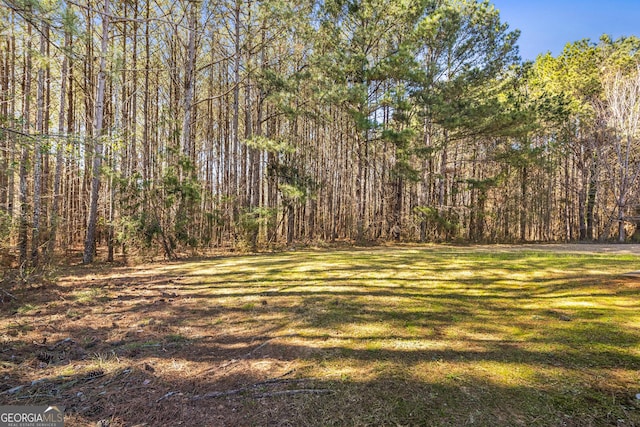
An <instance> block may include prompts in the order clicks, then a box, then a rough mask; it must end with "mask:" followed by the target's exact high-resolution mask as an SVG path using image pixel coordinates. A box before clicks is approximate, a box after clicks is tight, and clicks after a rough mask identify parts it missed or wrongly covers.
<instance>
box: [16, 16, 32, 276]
mask: <svg viewBox="0 0 640 427" xmlns="http://www.w3.org/2000/svg"><path fill="white" fill-rule="evenodd" d="M26 46H27V48H26V53H25V55H26V58H25V64H24V76H23V91H22V92H23V99H24V101H23V103H22V105H23V109H22V110H23V111H22V116H23V120H24V122H23V126H22V130H23V132H24V133H25V134H26V135H28V134H29V122H30V120H31V109H30V106H31V99H30V98H31V53H30V51H31V25H30V24H27V42H26ZM28 163H29V144H23V146H22V155H21V157H20V230H19V236H18V248H19V251H20V265H25V263H26V262H27V261H28V258H27V256H28V240H29V220H28V218H29V209H28V199H27V164H28Z"/></svg>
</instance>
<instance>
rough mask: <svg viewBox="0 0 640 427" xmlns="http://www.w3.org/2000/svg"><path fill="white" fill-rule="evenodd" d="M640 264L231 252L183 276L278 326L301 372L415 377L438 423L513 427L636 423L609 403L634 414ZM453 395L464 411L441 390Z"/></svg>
mask: <svg viewBox="0 0 640 427" xmlns="http://www.w3.org/2000/svg"><path fill="white" fill-rule="evenodd" d="M639 260H640V259H639V258H638V257H637V256H634V255H610V254H567V253H552V252H545V251H515V252H508V251H505V252H500V253H491V252H488V251H484V250H483V251H478V250H474V249H465V248H461V249H457V248H446V249H441V248H439V249H433V248H427V249H393V250H389V249H374V250H355V251H335V252H315V251H308V252H298V253H292V254H285V255H277V254H276V255H258V256H247V257H236V258H229V259H222V260H216V261H212V262H206V263H196V264H188V265H185V266H183V268H184V269H181V270H180V271H181V273H182V274H184V279H183V282H182V283H183V285H184V286H185V289H188V290H189V291H190V292H191V293H192V294H193V295H197V296H198V297H199V298H202V299H203V300H205V301H210V302H211V303H215V304H220V305H222V306H223V307H225V308H226V309H227V311H229V312H245V313H247V315H250V316H251V317H252V319H253V320H257V321H258V323H261V324H262V325H263V326H264V327H267V326H268V325H275V326H276V327H277V329H278V331H279V332H275V333H272V337H273V338H272V339H275V340H277V342H278V343H279V344H280V345H281V346H283V347H286V348H289V350H290V351H293V349H295V348H298V349H307V350H305V351H304V352H302V350H299V351H300V352H302V353H301V354H302V355H303V357H300V363H302V364H305V363H306V368H305V374H306V375H311V376H313V377H315V378H318V379H320V380H329V379H332V380H336V381H339V382H340V383H342V384H349V383H354V384H355V383H366V382H369V383H372V384H376V383H377V382H380V384H378V385H377V386H374V389H375V388H376V387H378V388H379V392H380V393H381V394H385V393H387V392H388V391H385V390H384V386H383V384H385V382H388V381H390V382H395V381H398V380H400V381H402V380H406V381H408V382H411V383H412V387H419V388H423V389H424V390H426V389H429V390H430V391H429V393H432V395H433V396H432V400H435V401H437V402H439V404H445V407H446V408H448V409H442V408H440V409H439V410H435V409H433V411H431V416H443V417H446V418H447V419H455V420H458V421H460V422H462V421H464V422H469V418H468V417H469V416H470V414H471V415H472V417H471V418H473V419H474V420H475V421H476V422H477V421H478V420H479V419H484V420H488V419H490V418H491V411H493V410H494V409H495V408H497V407H499V406H500V405H505V404H506V405H507V406H509V405H510V404H514V405H515V406H513V407H508V408H507V410H506V414H502V415H500V416H504V417H505V419H509V420H511V422H513V424H516V425H517V424H528V422H527V420H529V421H530V422H532V423H533V424H538V425H544V424H545V423H548V422H551V423H552V424H553V423H556V422H560V421H559V420H562V419H563V417H565V418H566V417H568V418H567V419H574V420H576V419H577V420H580V419H581V420H583V422H585V423H595V424H596V425H599V424H602V423H606V422H605V420H608V419H609V418H611V417H614V418H615V417H618V418H617V419H623V420H624V419H629V420H631V419H633V420H636V421H637V419H636V418H633V417H631V416H630V415H629V414H628V412H625V409H624V405H622V406H620V405H619V406H617V407H611V408H606V407H605V406H608V405H610V403H611V395H612V393H613V395H616V396H617V398H618V399H623V400H624V401H625V402H627V403H625V404H626V405H628V404H630V403H632V402H634V400H633V399H634V398H633V396H635V393H636V392H638V391H640V384H638V383H637V382H636V381H637V379H638V374H637V371H638V369H640V359H639V357H638V356H639V351H638V348H639V345H640V332H639V331H638V330H637V329H636V327H637V325H638V324H640V310H638V309H639V308H640V304H639V302H640V299H638V296H639V295H638V294H639V292H638V290H637V287H635V286H628V285H629V283H630V282H629V280H627V279H622V278H621V276H620V275H621V274H622V273H624V272H626V271H631V270H635V269H637V268H638V261H639ZM245 320H246V319H245ZM230 326H231V327H233V325H230ZM236 326H237V325H236ZM305 360H306V361H307V362H305ZM613 369H615V371H616V375H615V377H612V378H610V379H609V380H610V381H609V382H606V381H603V380H601V378H602V376H603V375H605V376H606V375H607V372H608V370H613ZM347 387H348V386H347ZM450 389H452V390H455V393H457V394H458V396H459V397H462V398H463V399H462V400H463V401H464V402H466V403H464V405H463V404H462V403H457V404H456V403H455V399H453V398H450V397H448V396H446V395H445V394H443V393H442V390H450ZM353 392H354V391H353V390H351V391H349V392H348V393H353ZM465 396H466V397H465ZM505 399H506V400H505ZM508 399H512V401H509V400H508ZM427 400H429V399H427ZM427 404H428V403H427ZM486 405H489V406H490V408H489V415H487V414H486V412H487V408H486ZM491 405H493V406H491ZM594 405H595V406H594ZM598 405H600V406H598ZM455 408H457V409H455ZM395 410H396V409H390V408H387V409H385V410H383V411H382V412H383V413H385V411H387V412H386V415H387V416H389V415H390V414H389V413H388V411H391V412H392V413H393V411H395ZM456 410H457V411H459V412H460V413H459V414H456V413H455V411H456ZM474 411H475V412H474ZM581 411H583V415H581V416H580V415H579V414H580V413H581ZM427 412H429V411H427ZM427 412H425V414H424V416H427ZM438 414H439V415H438ZM474 414H475V415H474ZM483 414H484V415H483ZM536 414H537V415H536ZM493 415H496V414H495V413H494V414H493ZM580 417H582V418H580ZM625 417H631V418H625ZM385 419H386V420H387V421H389V420H391V418H380V421H381V422H383V423H384V420H385ZM436 419H437V418H433V419H431V418H425V419H424V420H427V421H425V422H426V423H428V424H433V425H438V423H437V422H435V421H434V420H436ZM463 419H464V420H463ZM611 419H613V418H611ZM424 420H423V421H424ZM352 421H353V419H352ZM360 421H361V419H360ZM511 422H505V423H503V424H505V425H512V424H511ZM579 422H580V421H579ZM451 424H452V425H453V424H455V423H454V422H452V423H451ZM498 424H500V422H498Z"/></svg>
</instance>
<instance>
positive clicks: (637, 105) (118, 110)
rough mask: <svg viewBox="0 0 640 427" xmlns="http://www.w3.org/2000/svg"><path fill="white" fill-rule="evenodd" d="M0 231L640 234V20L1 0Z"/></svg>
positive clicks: (267, 2)
mask: <svg viewBox="0 0 640 427" xmlns="http://www.w3.org/2000/svg"><path fill="white" fill-rule="evenodd" d="M2 4H3V7H1V8H0V252H1V253H2V258H3V262H4V263H5V264H7V263H8V264H12V263H13V264H14V265H15V264H18V263H19V265H26V264H32V265H37V264H38V263H40V262H42V261H43V260H48V259H50V258H51V257H52V255H53V254H54V253H59V254H63V255H65V256H66V257H69V258H73V259H77V260H78V261H79V260H80V257H82V259H83V262H84V263H91V262H92V261H93V260H94V258H96V257H98V258H100V259H105V260H113V259H114V257H115V256H116V255H117V256H120V255H125V256H126V255H127V254H136V253H155V254H158V255H162V256H164V257H166V258H175V257H178V256H180V255H181V254H185V253H187V254H190V253H198V252H200V251H203V252H204V251H207V250H209V249H214V248H232V249H234V250H235V249H243V250H253V251H255V250H258V249H260V248H266V247H271V246H276V247H277V246H280V247H284V246H285V245H286V246H290V245H293V244H296V243H300V244H306V243H315V242H343V241H344V242H356V243H362V244H372V243H376V242H385V241H409V242H414V241H415V242H418V241H419V242H560V241H562V242H565V241H595V240H601V241H619V242H625V241H632V240H633V241H635V240H638V239H640V228H638V227H637V224H639V223H640V199H639V191H638V185H639V184H640V179H639V178H640V176H639V175H640V139H639V138H640V132H639V130H640V129H639V126H640V56H639V54H638V52H639V50H640V39H638V38H637V37H635V36H632V35H629V36H628V37H623V38H619V39H615V40H614V39H612V38H611V37H609V36H607V35H603V36H602V37H601V38H600V39H599V40H597V41H592V40H589V39H584V40H578V41H570V40H568V41H567V42H568V44H567V45H566V47H565V48H564V50H563V51H562V53H561V54H560V55H558V56H553V55H551V54H550V53H546V54H545V53H541V54H540V55H539V56H538V57H537V59H536V60H535V61H533V62H524V61H522V60H521V59H520V58H519V55H518V45H517V43H518V37H519V32H518V30H514V29H511V28H510V26H509V24H508V23H507V22H503V21H502V20H501V17H500V13H499V11H498V10H497V9H496V8H495V7H494V6H493V5H492V4H491V3H490V2H488V1H476V0H417V1H394V0H324V1H320V0H318V1H316V0H304V1H296V2H293V1H289V0H262V1H257V0H220V1H217V2H204V1H199V0H178V1H176V2H164V1H162V0H156V1H151V0H103V1H95V0H87V1H82V2H76V1H75V0H2Z"/></svg>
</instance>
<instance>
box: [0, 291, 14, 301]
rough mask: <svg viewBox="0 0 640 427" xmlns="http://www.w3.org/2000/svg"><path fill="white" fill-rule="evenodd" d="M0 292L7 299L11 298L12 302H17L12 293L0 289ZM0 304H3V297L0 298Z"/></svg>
mask: <svg viewBox="0 0 640 427" xmlns="http://www.w3.org/2000/svg"><path fill="white" fill-rule="evenodd" d="M0 291H2V293H3V295H6V296H8V297H9V298H11V299H12V300H14V301H15V300H17V299H18V298H16V296H15V295H13V294H12V293H10V292H8V291H5V290H4V289H0ZM0 302H4V296H2V297H0Z"/></svg>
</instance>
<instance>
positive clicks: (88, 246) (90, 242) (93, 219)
mask: <svg viewBox="0 0 640 427" xmlns="http://www.w3.org/2000/svg"><path fill="white" fill-rule="evenodd" d="M109 9H110V8H109V0H105V2H104V10H103V12H102V14H101V20H102V42H101V48H100V69H99V71H98V88H97V93H96V103H95V117H94V119H95V124H94V141H93V146H94V157H93V178H92V180H91V200H90V205H89V218H88V221H87V233H86V239H85V243H84V252H83V255H82V262H84V263H85V264H89V263H91V262H93V257H94V253H95V244H96V225H97V222H98V199H99V197H100V181H101V174H102V170H101V169H102V154H103V148H104V142H103V129H102V123H103V120H104V103H105V85H106V79H107V54H108V52H107V50H108V48H109V31H110V30H109V19H110V10H109Z"/></svg>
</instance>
